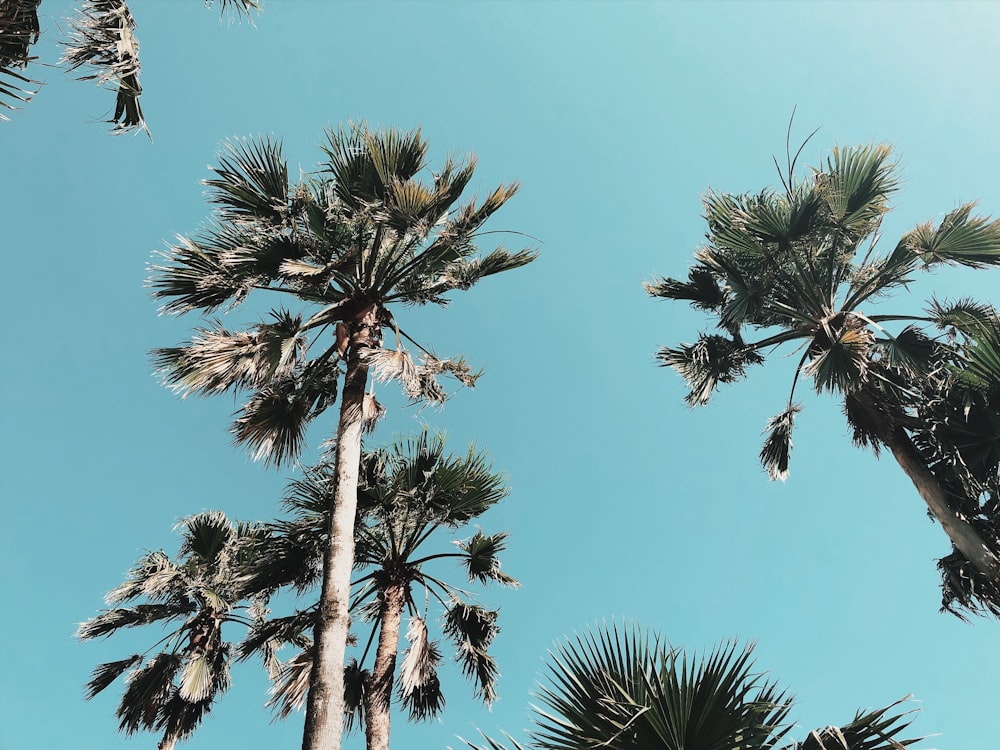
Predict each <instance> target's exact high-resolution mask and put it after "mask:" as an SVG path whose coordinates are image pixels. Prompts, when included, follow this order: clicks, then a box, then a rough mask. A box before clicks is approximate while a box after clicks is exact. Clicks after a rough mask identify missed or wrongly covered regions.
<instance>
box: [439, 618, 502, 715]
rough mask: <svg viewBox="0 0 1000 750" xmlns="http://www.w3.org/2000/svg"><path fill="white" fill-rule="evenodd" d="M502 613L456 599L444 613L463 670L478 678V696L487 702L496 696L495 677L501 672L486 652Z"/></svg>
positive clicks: (447, 633)
mask: <svg viewBox="0 0 1000 750" xmlns="http://www.w3.org/2000/svg"><path fill="white" fill-rule="evenodd" d="M499 614H500V613H499V612H498V611H497V610H489V609H486V608H484V607H480V606H477V605H474V604H469V603H467V602H463V601H460V600H457V599H456V600H452V603H451V606H450V607H449V608H448V610H447V611H446V612H445V615H444V632H445V635H447V636H448V637H449V638H451V639H452V640H453V641H454V642H455V645H456V646H457V647H458V662H459V664H461V666H462V673H463V674H464V675H465V676H466V677H467V678H468V679H471V680H474V681H475V684H476V697H478V698H480V699H481V700H482V701H483V702H484V703H485V704H486V705H487V706H490V705H492V704H493V702H494V701H495V700H496V698H497V693H496V681H497V677H499V676H500V672H499V670H498V669H497V663H496V661H495V660H494V659H493V657H491V656H490V655H489V654H488V653H487V649H489V647H490V644H491V643H492V642H493V639H494V638H495V637H496V635H497V633H499V632H500V628H499V627H498V626H497V624H496V622H497V617H498V616H499Z"/></svg>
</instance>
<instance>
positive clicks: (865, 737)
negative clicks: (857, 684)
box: [787, 698, 922, 750]
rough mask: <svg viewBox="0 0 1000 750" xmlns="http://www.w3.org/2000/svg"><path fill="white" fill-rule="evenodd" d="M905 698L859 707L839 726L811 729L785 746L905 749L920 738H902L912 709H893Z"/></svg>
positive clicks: (831, 749)
mask: <svg viewBox="0 0 1000 750" xmlns="http://www.w3.org/2000/svg"><path fill="white" fill-rule="evenodd" d="M905 700H907V699H906V698H904V699H903V700H900V701H896V702H895V703H893V704H891V705H889V706H886V707H885V708H880V709H876V710H874V711H868V712H862V711H858V712H857V714H855V716H854V719H853V720H852V721H851V722H850V723H849V724H845V725H844V726H842V727H826V728H825V729H817V730H813V731H812V732H810V733H809V736H808V737H807V738H806V739H805V740H804V741H803V742H798V743H795V745H794V747H789V748H788V749H787V750H905V748H906V747H908V746H910V745H914V744H916V743H917V742H919V741H920V740H921V739H922V738H919V737H913V738H909V739H904V738H902V737H900V734H901V733H902V732H904V731H905V730H906V728H907V727H908V726H909V725H910V723H911V721H912V718H910V717H912V715H913V711H904V712H902V713H897V712H893V709H895V708H896V707H897V706H899V705H900V704H902V703H903V702H904V701H905Z"/></svg>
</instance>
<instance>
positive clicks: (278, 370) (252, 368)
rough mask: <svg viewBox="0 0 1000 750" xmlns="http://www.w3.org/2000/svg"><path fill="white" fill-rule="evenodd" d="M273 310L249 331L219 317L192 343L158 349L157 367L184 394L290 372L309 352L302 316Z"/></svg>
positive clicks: (252, 383) (255, 384)
mask: <svg viewBox="0 0 1000 750" xmlns="http://www.w3.org/2000/svg"><path fill="white" fill-rule="evenodd" d="M270 315H271V318H272V322H270V323H258V324H257V325H256V326H255V327H254V328H252V329H251V330H249V331H237V332H232V331H229V330H228V329H226V328H225V327H224V326H223V325H222V323H220V322H218V321H216V322H215V323H214V325H213V326H212V327H211V328H196V329H195V334H194V336H193V337H192V339H191V341H190V343H188V344H186V345H184V346H180V347H166V348H160V349H154V350H153V352H152V362H153V367H154V368H155V369H156V371H157V372H158V373H160V374H161V376H162V378H163V383H164V384H165V385H167V386H168V387H170V388H172V389H173V390H174V392H176V393H177V394H178V395H180V397H181V398H186V397H187V396H189V395H191V394H192V393H195V394H198V395H200V396H207V395H213V394H217V393H224V392H226V391H229V390H233V389H252V388H262V387H264V386H266V385H267V384H268V383H269V382H270V381H271V380H272V379H274V378H275V377H289V376H291V375H292V374H293V373H294V372H295V371H296V370H297V369H299V368H300V367H301V363H302V362H303V361H304V359H305V355H306V350H307V341H306V338H305V336H304V335H303V333H302V318H301V316H299V315H292V314H291V313H289V312H287V311H285V310H283V309H278V310H272V311H271V313H270Z"/></svg>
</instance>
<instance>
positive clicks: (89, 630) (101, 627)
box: [76, 604, 195, 641]
mask: <svg viewBox="0 0 1000 750" xmlns="http://www.w3.org/2000/svg"><path fill="white" fill-rule="evenodd" d="M194 611H195V606H194V604H138V605H136V606H134V607H119V608H117V609H109V610H106V611H104V612H101V614H99V615H97V616H96V617H93V618H91V619H90V620H87V622H84V623H81V624H80V627H79V628H77V631H76V637H77V638H79V639H80V640H81V641H89V640H91V639H93V638H106V637H107V636H109V635H111V634H112V633H114V632H116V631H118V630H121V629H122V628H135V627H139V626H141V625H149V624H150V623H154V622H159V621H160V620H170V619H173V618H175V617H183V616H186V615H189V614H191V613H192V612H194Z"/></svg>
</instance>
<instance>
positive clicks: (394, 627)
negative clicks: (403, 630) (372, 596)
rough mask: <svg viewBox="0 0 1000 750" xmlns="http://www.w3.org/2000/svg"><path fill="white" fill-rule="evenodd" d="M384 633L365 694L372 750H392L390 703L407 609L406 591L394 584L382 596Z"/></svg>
mask: <svg viewBox="0 0 1000 750" xmlns="http://www.w3.org/2000/svg"><path fill="white" fill-rule="evenodd" d="M380 598H381V599H382V603H381V607H380V610H379V621H380V629H379V634H378V651H377V652H376V654H375V666H374V667H373V668H372V674H371V678H370V681H369V683H368V689H367V690H366V691H365V739H366V741H367V748H368V750H389V703H390V701H391V700H392V683H393V677H394V676H395V673H396V652H397V651H398V650H399V621H400V619H401V617H402V614H403V607H404V606H405V605H406V589H405V587H404V586H403V585H402V584H392V585H391V586H388V587H386V588H385V589H384V590H383V591H382V592H381V594H380Z"/></svg>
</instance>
